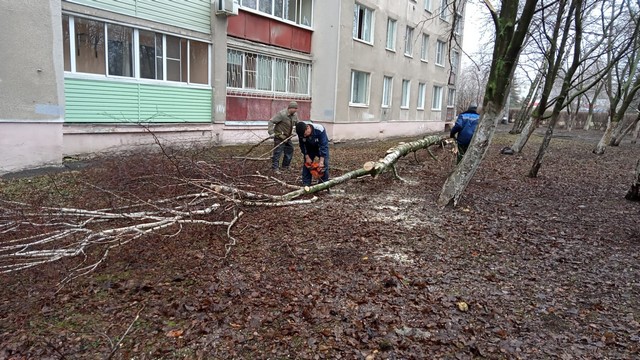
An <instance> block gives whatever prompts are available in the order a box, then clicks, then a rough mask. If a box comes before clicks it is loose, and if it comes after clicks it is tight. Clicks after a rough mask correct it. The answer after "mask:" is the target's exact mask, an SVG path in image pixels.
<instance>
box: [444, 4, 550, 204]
mask: <svg viewBox="0 0 640 360" xmlns="http://www.w3.org/2000/svg"><path fill="white" fill-rule="evenodd" d="M484 4H485V6H486V7H487V9H488V10H489V12H490V14H491V18H492V20H493V25H494V29H495V43H494V44H495V45H494V49H493V58H492V61H491V70H490V72H489V81H488V82H487V86H486V89H485V95H484V99H483V102H482V116H481V117H480V120H479V123H478V127H477V128H476V132H475V135H474V136H473V139H472V140H471V144H470V145H469V149H468V150H467V153H466V154H465V156H464V158H463V160H462V161H461V162H460V163H459V164H458V166H457V167H456V168H455V170H454V171H453V172H452V173H451V175H449V177H448V178H447V180H446V181H445V183H444V185H443V187H442V191H441V192H440V196H439V198H438V205H439V206H441V207H444V206H447V205H449V204H453V205H454V206H455V205H457V203H458V201H459V200H460V197H461V196H462V193H463V192H464V190H465V189H466V187H467V186H468V184H469V182H470V181H471V178H472V177H473V175H474V174H475V172H476V170H477V169H478V167H479V166H480V163H481V162H482V159H483V158H484V156H485V154H486V152H487V149H488V147H489V145H490V143H491V140H492V138H493V135H494V133H495V129H496V126H497V124H498V121H499V119H500V117H501V115H502V111H503V109H504V104H505V102H506V98H507V96H508V94H509V87H510V83H511V79H512V77H513V72H514V70H515V68H516V64H517V62H518V57H519V55H520V51H521V49H522V45H523V43H524V40H525V37H526V35H527V32H528V31H529V25H530V24H531V20H532V19H533V16H534V14H535V13H536V7H537V4H538V0H526V1H525V2H524V6H523V8H522V11H521V12H520V16H519V17H518V13H519V7H518V5H519V2H518V1H505V2H503V3H502V7H501V8H500V12H499V13H498V11H496V9H495V8H494V7H493V5H492V4H491V2H490V1H489V0H485V1H484Z"/></svg>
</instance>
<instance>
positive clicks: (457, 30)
mask: <svg viewBox="0 0 640 360" xmlns="http://www.w3.org/2000/svg"><path fill="white" fill-rule="evenodd" d="M455 21H456V24H455V26H454V27H453V33H454V34H456V35H460V29H462V15H460V14H456V20H455Z"/></svg>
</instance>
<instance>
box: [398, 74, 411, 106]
mask: <svg viewBox="0 0 640 360" xmlns="http://www.w3.org/2000/svg"><path fill="white" fill-rule="evenodd" d="M410 95H411V81H410V80H402V101H401V103H400V108H401V109H408V108H409V96H410Z"/></svg>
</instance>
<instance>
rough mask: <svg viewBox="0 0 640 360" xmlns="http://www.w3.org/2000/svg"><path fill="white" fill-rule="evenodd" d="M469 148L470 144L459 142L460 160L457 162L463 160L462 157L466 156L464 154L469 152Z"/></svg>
mask: <svg viewBox="0 0 640 360" xmlns="http://www.w3.org/2000/svg"><path fill="white" fill-rule="evenodd" d="M468 148H469V144H467V145H462V144H458V162H456V164H459V163H460V161H462V158H463V157H464V154H465V153H466V152H467V149H468Z"/></svg>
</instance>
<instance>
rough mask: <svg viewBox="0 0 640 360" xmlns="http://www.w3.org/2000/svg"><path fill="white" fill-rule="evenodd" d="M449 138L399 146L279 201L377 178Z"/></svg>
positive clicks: (427, 139) (440, 137)
mask: <svg viewBox="0 0 640 360" xmlns="http://www.w3.org/2000/svg"><path fill="white" fill-rule="evenodd" d="M448 138H449V136H448V135H429V136H425V137H424V138H422V139H420V140H416V141H411V142H408V143H402V144H399V145H397V146H395V147H392V148H391V149H389V150H387V155H386V156H385V157H384V158H382V159H379V160H378V161H368V162H366V163H365V164H364V165H363V166H362V168H360V169H356V170H353V171H350V172H348V173H346V174H343V175H340V176H338V177H335V178H332V179H330V180H329V181H327V182H323V183H319V184H317V185H314V186H305V187H303V188H301V189H299V190H295V191H292V192H289V193H287V194H284V195H282V196H280V197H279V200H281V201H289V200H291V199H294V198H297V197H299V196H301V195H304V194H311V193H315V192H318V191H322V190H326V189H329V188H330V187H332V186H335V185H338V184H342V183H344V182H347V181H349V180H351V179H357V178H359V177H363V176H367V175H370V176H372V177H374V178H375V177H376V176H378V175H380V174H382V173H383V172H385V171H387V170H389V169H391V170H393V167H394V165H395V163H396V162H397V161H398V160H399V159H400V158H401V157H404V156H406V155H408V154H409V153H412V152H416V151H418V150H421V149H427V148H428V147H429V146H432V145H440V144H442V143H443V142H446V141H447V139H448ZM276 198H277V197H276Z"/></svg>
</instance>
